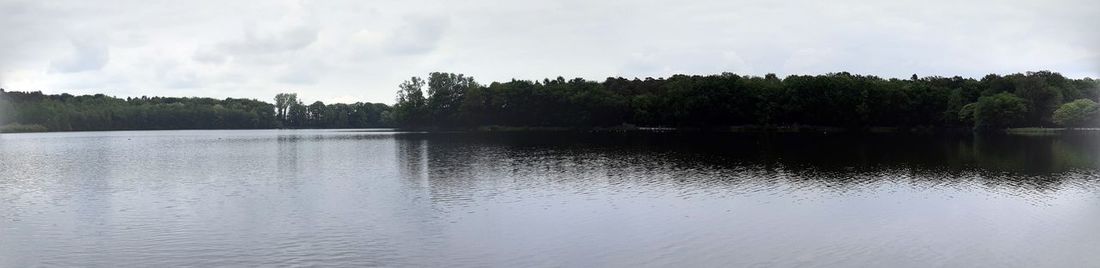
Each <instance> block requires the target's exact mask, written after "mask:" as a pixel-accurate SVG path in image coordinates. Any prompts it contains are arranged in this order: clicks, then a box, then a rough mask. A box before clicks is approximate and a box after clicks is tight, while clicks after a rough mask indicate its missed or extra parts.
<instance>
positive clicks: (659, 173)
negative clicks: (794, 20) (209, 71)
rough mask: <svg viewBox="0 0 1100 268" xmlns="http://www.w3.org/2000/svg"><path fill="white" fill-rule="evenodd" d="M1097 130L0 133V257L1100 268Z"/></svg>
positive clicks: (21, 263) (101, 262)
mask: <svg viewBox="0 0 1100 268" xmlns="http://www.w3.org/2000/svg"><path fill="white" fill-rule="evenodd" d="M1098 252H1100V136H1089V135H1079V136H1067V137H1020V136H999V137H971V136H904V135H870V136H867V135H864V136H856V135H699V134H691V135H689V134H568V133H542V134H539V133H526V134H508V135H471V134H432V135H429V134H412V133H406V134H400V133H391V132H341V131H152V132H87V133H49V134H4V135H0V267H31V266H98V267H118V266H127V267H130V266H132V267H166V266H200V267H211V266H340V267H355V266H503V267H526V266H571V267H592V266H618V267H633V266H678V267H685V266H766V267H774V266H779V267H791V266H803V267H819V266H820V267H851V266H871V267H929V266H951V267H1100V254H1097V253H1098Z"/></svg>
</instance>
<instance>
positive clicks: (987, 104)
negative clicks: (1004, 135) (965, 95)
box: [974, 93, 1027, 130]
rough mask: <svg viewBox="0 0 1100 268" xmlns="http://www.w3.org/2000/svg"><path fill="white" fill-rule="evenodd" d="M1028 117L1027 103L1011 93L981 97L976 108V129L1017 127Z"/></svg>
mask: <svg viewBox="0 0 1100 268" xmlns="http://www.w3.org/2000/svg"><path fill="white" fill-rule="evenodd" d="M1026 115H1027V102H1026V101H1025V100H1024V99H1021V98H1020V97H1016V96H1015V95H1012V94H1011V93H999V94H996V95H993V96H986V97H981V98H979V99H978V104H977V105H976V106H975V107H974V127H975V128H976V129H986V130H988V129H1002V128H1007V127H1012V126H1016V125H1018V124H1019V123H1020V121H1022V120H1023V119H1024V117H1025V116H1026Z"/></svg>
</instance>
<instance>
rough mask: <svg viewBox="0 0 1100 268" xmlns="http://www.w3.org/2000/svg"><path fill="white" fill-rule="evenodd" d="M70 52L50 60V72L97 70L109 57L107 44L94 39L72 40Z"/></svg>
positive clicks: (105, 63)
mask: <svg viewBox="0 0 1100 268" xmlns="http://www.w3.org/2000/svg"><path fill="white" fill-rule="evenodd" d="M72 45H73V50H72V52H71V54H69V55H67V56H65V57H63V58H60V59H56V60H54V61H52V62H50V72H59V73H75V72H84V71H92V70H99V69H101V68H103V66H104V65H107V61H108V60H109V59H110V53H109V52H108V49H107V45H105V44H102V43H99V42H96V41H87V40H85V41H77V40H72Z"/></svg>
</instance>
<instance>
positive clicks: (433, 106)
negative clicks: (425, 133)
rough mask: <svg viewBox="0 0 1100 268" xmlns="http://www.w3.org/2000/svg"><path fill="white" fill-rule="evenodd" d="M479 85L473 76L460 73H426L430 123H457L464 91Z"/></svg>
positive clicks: (464, 94)
mask: <svg viewBox="0 0 1100 268" xmlns="http://www.w3.org/2000/svg"><path fill="white" fill-rule="evenodd" d="M477 87H480V86H479V85H478V84H477V82H475V81H474V78H473V77H468V76H464V75H462V74H453V73H440V72H434V73H431V74H429V75H428V107H427V108H428V111H429V114H430V116H431V118H432V121H433V122H432V123H433V124H436V125H453V124H457V123H459V122H458V121H459V120H458V118H459V117H460V115H459V107H460V106H462V103H463V100H464V99H465V97H466V92H467V91H470V90H471V89H472V88H477Z"/></svg>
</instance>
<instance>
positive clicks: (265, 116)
mask: <svg viewBox="0 0 1100 268" xmlns="http://www.w3.org/2000/svg"><path fill="white" fill-rule="evenodd" d="M1098 99H1100V81H1097V80H1093V79H1091V78H1083V79H1071V78H1066V77H1064V76H1062V75H1061V74H1059V73H1055V72H1049V71H1039V72H1027V73H1017V74H1010V75H1004V76H1002V75H996V74H990V75H987V76H985V77H982V78H981V79H973V78H962V77H958V76H955V77H939V76H931V77H918V76H916V75H913V76H912V77H911V78H909V79H896V78H889V79H887V78H880V77H877V76H868V75H853V74H850V73H846V72H841V73H830V74H824V75H791V76H787V77H783V78H780V77H778V76H776V75H774V74H768V75H765V76H762V77H761V76H744V75H737V74H732V73H722V74H717V75H674V76H672V77H668V78H645V79H638V78H634V79H626V78H621V77H611V78H607V79H606V80H604V81H602V82H598V81H590V80H585V79H581V78H575V79H571V80H566V79H564V78H562V77H558V78H556V79H543V80H542V81H530V80H514V79H513V80H511V81H507V82H492V83H489V84H488V85H485V84H480V83H478V82H476V81H475V80H474V78H473V77H470V76H466V75H463V74H454V73H442V72H434V73H430V74H429V75H428V76H427V78H426V79H425V78H420V77H415V76H414V77H411V78H410V79H409V80H407V81H405V82H403V83H401V84H400V85H399V86H398V91H397V100H396V104H395V105H393V106H392V107H391V106H389V105H386V104H382V103H364V102H358V103H352V104H344V103H337V104H325V103H323V102H320V101H317V102H313V103H311V104H308V105H306V104H305V103H303V102H302V101H301V100H300V99H298V95H297V94H294V93H281V94H278V95H276V96H275V98H274V103H267V102H264V101H259V100H252V99H234V98H228V99H224V100H220V99H212V98H173V97H151V98H150V97H144V96H143V97H140V98H125V99H122V98H116V97H110V96H105V95H103V94H97V95H83V96H73V95H70V94H59V95H46V94H43V93H41V92H5V91H3V90H2V89H0V131H5V130H6V131H9V132H11V131H45V130H48V131H74V130H151V129H263V128H371V127H401V128H409V129H469V128H475V127H483V126H510V127H566V128H602V127H624V126H625V127H630V126H641V127H677V128H703V129H720V128H728V127H731V126H760V127H788V126H825V127H841V128H849V129H868V128H874V127H897V128H974V129H978V130H990V129H1004V128H1013V127H1058V126H1063V127H1098V126H1100V116H1098V114H1100V105H1098V104H1097V100H1098Z"/></svg>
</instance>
